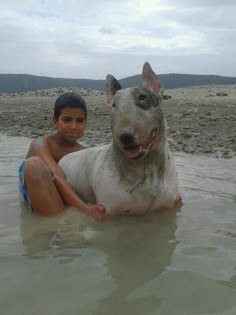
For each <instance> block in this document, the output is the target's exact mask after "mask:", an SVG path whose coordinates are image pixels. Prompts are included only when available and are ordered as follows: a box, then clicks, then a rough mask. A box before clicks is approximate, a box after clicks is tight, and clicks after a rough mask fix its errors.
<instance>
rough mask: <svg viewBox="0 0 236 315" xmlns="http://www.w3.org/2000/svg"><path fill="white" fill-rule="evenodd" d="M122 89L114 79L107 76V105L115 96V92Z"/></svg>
mask: <svg viewBox="0 0 236 315" xmlns="http://www.w3.org/2000/svg"><path fill="white" fill-rule="evenodd" d="M121 89H122V87H121V85H120V83H119V81H118V80H116V78H114V77H113V75H111V74H108V75H107V77H106V95H107V103H108V104H109V103H110V102H111V100H112V98H113V96H114V95H115V93H116V91H118V90H121Z"/></svg>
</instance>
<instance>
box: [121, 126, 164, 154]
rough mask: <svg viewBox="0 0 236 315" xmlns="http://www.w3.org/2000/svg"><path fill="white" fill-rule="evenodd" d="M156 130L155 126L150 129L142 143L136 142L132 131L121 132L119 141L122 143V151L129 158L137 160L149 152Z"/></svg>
mask: <svg viewBox="0 0 236 315" xmlns="http://www.w3.org/2000/svg"><path fill="white" fill-rule="evenodd" d="M157 131H158V129H157V128H154V129H152V130H151V132H150V133H149V134H148V136H147V138H146V139H145V140H144V141H143V142H142V143H137V141H136V137H135V135H134V133H131V132H128V131H125V132H123V133H121V134H120V137H119V141H120V143H121V144H122V147H121V150H122V152H123V153H124V154H125V156H126V157H127V158H128V159H131V160H137V159H139V158H142V157H144V156H145V155H146V154H147V153H148V152H149V149H150V148H151V145H152V142H153V139H154V138H155V136H156V134H157Z"/></svg>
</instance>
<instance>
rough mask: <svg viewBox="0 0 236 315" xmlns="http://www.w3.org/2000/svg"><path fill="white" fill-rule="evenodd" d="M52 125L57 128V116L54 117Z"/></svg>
mask: <svg viewBox="0 0 236 315" xmlns="http://www.w3.org/2000/svg"><path fill="white" fill-rule="evenodd" d="M52 126H53V128H54V129H56V128H57V120H56V118H55V116H53V117H52Z"/></svg>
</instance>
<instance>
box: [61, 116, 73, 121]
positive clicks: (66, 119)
mask: <svg viewBox="0 0 236 315" xmlns="http://www.w3.org/2000/svg"><path fill="white" fill-rule="evenodd" d="M62 121H65V122H68V121H71V118H70V117H63V118H62Z"/></svg>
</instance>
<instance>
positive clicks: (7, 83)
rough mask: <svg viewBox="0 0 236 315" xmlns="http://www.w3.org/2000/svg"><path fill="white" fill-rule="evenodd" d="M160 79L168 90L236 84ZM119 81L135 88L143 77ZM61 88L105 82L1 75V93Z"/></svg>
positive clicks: (217, 79)
mask: <svg viewBox="0 0 236 315" xmlns="http://www.w3.org/2000/svg"><path fill="white" fill-rule="evenodd" d="M158 77H159V79H160V81H161V82H162V83H163V84H164V86H165V88H166V89H174V88H181V87H188V86H199V85H229V84H236V77H223V76H218V75H194V74H193V75H192V74H177V73H170V74H160V75H159V76H158ZM119 81H120V83H121V85H122V87H129V86H135V85H138V84H139V83H140V82H141V76H140V75H133V76H131V77H127V78H124V79H121V80H119ZM59 87H79V88H83V89H93V90H104V89H105V80H90V79H65V78H51V77H42V76H35V75H29V74H0V93H17V92H26V91H36V90H42V89H50V88H59Z"/></svg>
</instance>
